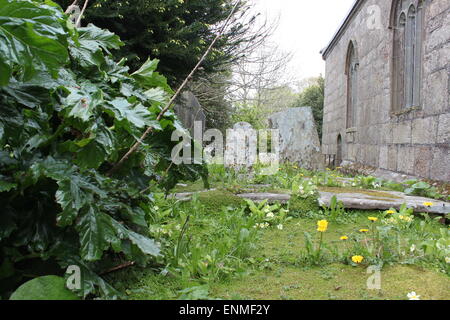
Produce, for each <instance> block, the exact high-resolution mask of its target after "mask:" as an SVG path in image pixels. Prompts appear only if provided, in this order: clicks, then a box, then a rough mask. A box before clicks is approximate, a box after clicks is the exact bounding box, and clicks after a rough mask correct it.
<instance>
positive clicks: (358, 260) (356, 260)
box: [352, 256, 364, 264]
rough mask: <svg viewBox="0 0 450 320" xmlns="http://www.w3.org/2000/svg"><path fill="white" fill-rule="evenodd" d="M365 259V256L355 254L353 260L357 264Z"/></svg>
mask: <svg viewBox="0 0 450 320" xmlns="http://www.w3.org/2000/svg"><path fill="white" fill-rule="evenodd" d="M363 260H364V257H363V256H353V257H352V261H353V262H354V263H357V264H360V263H361V262H363Z"/></svg>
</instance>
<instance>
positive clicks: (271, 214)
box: [267, 212, 275, 218]
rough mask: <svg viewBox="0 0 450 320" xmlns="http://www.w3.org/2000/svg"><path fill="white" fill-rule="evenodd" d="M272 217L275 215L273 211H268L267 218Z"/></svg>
mask: <svg viewBox="0 0 450 320" xmlns="http://www.w3.org/2000/svg"><path fill="white" fill-rule="evenodd" d="M273 217H275V215H274V214H273V212H269V213H268V214H267V218H273Z"/></svg>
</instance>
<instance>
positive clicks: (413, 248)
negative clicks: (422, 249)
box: [409, 244, 416, 253]
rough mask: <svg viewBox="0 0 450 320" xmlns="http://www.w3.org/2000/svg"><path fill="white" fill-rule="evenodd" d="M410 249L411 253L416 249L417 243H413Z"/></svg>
mask: <svg viewBox="0 0 450 320" xmlns="http://www.w3.org/2000/svg"><path fill="white" fill-rule="evenodd" d="M409 251H411V253H413V252H414V251H416V245H415V244H413V245H412V246H411V248H409Z"/></svg>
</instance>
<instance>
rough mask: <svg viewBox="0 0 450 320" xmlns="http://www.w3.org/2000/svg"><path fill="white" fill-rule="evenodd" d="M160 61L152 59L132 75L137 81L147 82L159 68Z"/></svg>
mask: <svg viewBox="0 0 450 320" xmlns="http://www.w3.org/2000/svg"><path fill="white" fill-rule="evenodd" d="M158 64H159V60H158V59H153V60H151V59H150V58H149V59H147V61H145V63H144V64H143V65H142V66H141V67H140V68H139V70H137V71H136V72H133V73H132V74H131V76H132V77H134V78H135V79H137V80H141V81H145V80H146V79H147V78H149V77H151V76H152V75H153V72H155V71H156V68H158Z"/></svg>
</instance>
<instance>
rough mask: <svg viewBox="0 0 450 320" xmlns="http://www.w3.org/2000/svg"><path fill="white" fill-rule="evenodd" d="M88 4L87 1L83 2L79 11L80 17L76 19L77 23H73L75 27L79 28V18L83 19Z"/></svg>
mask: <svg viewBox="0 0 450 320" xmlns="http://www.w3.org/2000/svg"><path fill="white" fill-rule="evenodd" d="M88 3H89V0H86V1H84V5H83V9H81V13H80V16H79V17H78V20H77V22H76V23H75V27H77V28H79V27H80V23H81V18H82V17H83V14H84V11H85V10H86V7H87V5H88Z"/></svg>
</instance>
